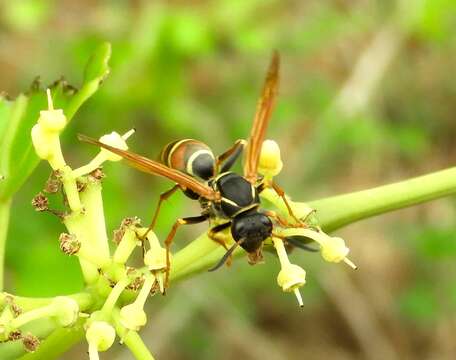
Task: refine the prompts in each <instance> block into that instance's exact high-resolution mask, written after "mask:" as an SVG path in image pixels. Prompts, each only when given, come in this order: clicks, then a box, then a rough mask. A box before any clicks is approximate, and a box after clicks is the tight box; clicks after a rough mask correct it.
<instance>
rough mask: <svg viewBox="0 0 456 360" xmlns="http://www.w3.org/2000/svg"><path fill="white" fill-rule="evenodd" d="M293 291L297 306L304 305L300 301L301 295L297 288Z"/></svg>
mask: <svg viewBox="0 0 456 360" xmlns="http://www.w3.org/2000/svg"><path fill="white" fill-rule="evenodd" d="M293 292H294V294H295V296H296V299H298V304H299V306H300V307H304V303H303V301H302V296H301V293H300V292H299V288H296V289H294V290H293Z"/></svg>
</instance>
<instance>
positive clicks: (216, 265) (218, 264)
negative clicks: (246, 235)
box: [208, 239, 244, 272]
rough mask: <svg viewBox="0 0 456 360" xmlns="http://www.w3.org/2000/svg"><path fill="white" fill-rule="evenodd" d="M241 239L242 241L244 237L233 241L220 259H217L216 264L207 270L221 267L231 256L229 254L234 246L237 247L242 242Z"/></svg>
mask: <svg viewBox="0 0 456 360" xmlns="http://www.w3.org/2000/svg"><path fill="white" fill-rule="evenodd" d="M243 241H244V239H241V240H239V241H238V242H235V243H234V244H233V246H231V247H230V248H229V249H228V250H227V252H226V253H225V255H223V257H222V258H221V259H220V261H219V262H218V263H217V264H215V266H213V267H211V268H210V269H209V270H208V271H210V272H212V271H215V270H217V269H219V268H221V267H222V266H223V264H225V263H226V261H227V260H228V258H229V257H230V256H231V254H232V253H233V251H234V250H236V248H237V247H238V246H239V245H240V244H242V242H243Z"/></svg>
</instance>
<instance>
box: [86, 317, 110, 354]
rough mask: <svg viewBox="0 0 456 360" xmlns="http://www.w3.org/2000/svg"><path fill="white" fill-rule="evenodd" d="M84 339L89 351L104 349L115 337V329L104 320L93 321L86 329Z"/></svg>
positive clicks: (108, 346) (107, 347) (106, 348)
mask: <svg viewBox="0 0 456 360" xmlns="http://www.w3.org/2000/svg"><path fill="white" fill-rule="evenodd" d="M86 339H87V342H88V343H89V351H90V349H92V351H97V352H98V351H106V350H108V349H109V348H110V347H111V346H112V344H113V343H114V340H115V339H116V331H115V330H114V328H113V327H112V326H111V325H110V324H108V323H107V322H106V321H98V320H96V321H93V322H92V323H90V325H89V327H88V328H87V331H86Z"/></svg>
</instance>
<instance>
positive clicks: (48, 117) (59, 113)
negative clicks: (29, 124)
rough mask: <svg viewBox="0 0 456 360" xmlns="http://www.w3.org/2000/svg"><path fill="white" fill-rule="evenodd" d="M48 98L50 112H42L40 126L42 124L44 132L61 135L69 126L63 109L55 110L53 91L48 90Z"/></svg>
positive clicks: (39, 120)
mask: <svg viewBox="0 0 456 360" xmlns="http://www.w3.org/2000/svg"><path fill="white" fill-rule="evenodd" d="M46 92H47V97H48V110H42V111H40V117H39V119H38V124H40V125H41V126H42V128H43V130H44V131H47V132H51V133H60V132H61V131H62V130H63V129H64V128H65V125H66V124H67V119H66V117H65V115H64V114H63V110H62V109H54V104H53V103H52V97H51V91H50V90H49V89H47V91H46Z"/></svg>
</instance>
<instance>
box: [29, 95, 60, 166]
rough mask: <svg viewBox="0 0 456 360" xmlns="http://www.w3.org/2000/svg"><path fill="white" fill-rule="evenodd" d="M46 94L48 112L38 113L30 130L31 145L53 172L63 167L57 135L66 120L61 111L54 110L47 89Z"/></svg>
mask: <svg viewBox="0 0 456 360" xmlns="http://www.w3.org/2000/svg"><path fill="white" fill-rule="evenodd" d="M47 94H48V106H49V110H43V111H41V112H40V117H39V119H38V122H37V124H35V125H34V126H33V128H32V133H31V135H32V143H33V146H34V147H35V151H36V153H37V155H38V156H39V157H40V158H41V159H43V160H47V161H49V164H50V165H51V167H52V168H53V169H54V170H58V169H60V168H62V167H63V166H65V160H64V159H63V155H62V150H61V148H60V140H59V134H60V132H61V131H62V130H63V129H64V128H65V125H66V123H67V120H66V118H65V115H64V114H63V111H62V110H61V109H58V110H55V109H54V107H53V104H52V98H51V93H50V91H49V89H48V90H47Z"/></svg>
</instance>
